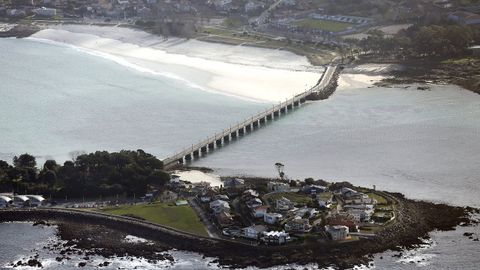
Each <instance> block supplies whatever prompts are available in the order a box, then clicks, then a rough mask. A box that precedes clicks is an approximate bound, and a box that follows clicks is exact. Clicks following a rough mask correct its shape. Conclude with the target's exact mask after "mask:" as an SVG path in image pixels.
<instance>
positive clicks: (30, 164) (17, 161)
mask: <svg viewBox="0 0 480 270" xmlns="http://www.w3.org/2000/svg"><path fill="white" fill-rule="evenodd" d="M13 164H14V165H15V167H18V168H35V166H37V162H36V160H35V157H34V156H32V155H29V154H27V153H25V154H22V155H20V156H19V157H17V156H15V157H14V158H13Z"/></svg>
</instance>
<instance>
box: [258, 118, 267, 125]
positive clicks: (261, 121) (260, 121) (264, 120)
mask: <svg viewBox="0 0 480 270" xmlns="http://www.w3.org/2000/svg"><path fill="white" fill-rule="evenodd" d="M266 121H267V118H266V117H264V118H260V120H258V122H259V124H265V122H266Z"/></svg>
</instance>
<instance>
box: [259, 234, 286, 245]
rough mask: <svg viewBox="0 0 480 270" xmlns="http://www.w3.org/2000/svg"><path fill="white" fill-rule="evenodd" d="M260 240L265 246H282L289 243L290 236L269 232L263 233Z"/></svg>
mask: <svg viewBox="0 0 480 270" xmlns="http://www.w3.org/2000/svg"><path fill="white" fill-rule="evenodd" d="M261 239H262V241H263V242H265V243H267V244H276V245H282V244H286V243H287V242H288V241H290V235H289V234H288V233H286V232H284V231H281V232H280V231H271V232H264V233H263V234H262V237H261Z"/></svg>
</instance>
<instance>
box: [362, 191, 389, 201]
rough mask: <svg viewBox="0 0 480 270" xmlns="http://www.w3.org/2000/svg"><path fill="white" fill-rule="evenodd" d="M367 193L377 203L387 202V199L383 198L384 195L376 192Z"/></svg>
mask: <svg viewBox="0 0 480 270" xmlns="http://www.w3.org/2000/svg"><path fill="white" fill-rule="evenodd" d="M367 195H368V197H370V198H372V199H375V200H377V203H378V204H388V201H387V199H385V198H384V197H382V196H380V195H378V194H376V193H373V192H368V193H367Z"/></svg>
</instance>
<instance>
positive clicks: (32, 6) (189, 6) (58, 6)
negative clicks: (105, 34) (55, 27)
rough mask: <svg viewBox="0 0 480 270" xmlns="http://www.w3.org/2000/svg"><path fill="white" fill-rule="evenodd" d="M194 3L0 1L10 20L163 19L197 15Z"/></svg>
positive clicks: (0, 10) (179, 0)
mask: <svg viewBox="0 0 480 270" xmlns="http://www.w3.org/2000/svg"><path fill="white" fill-rule="evenodd" d="M195 4H196V1H190V0H176V1H174V0H81V1H69V0H22V1H3V3H2V2H1V1H0V16H3V17H10V18H22V17H35V18H37V17H38V18H53V17H59V18H70V19H83V18H91V19H106V20H108V19H116V20H127V19H156V18H157V19H161V18H162V17H163V16H167V15H168V16H171V15H173V14H178V13H183V14H191V15H195V14H197V12H198V10H197V8H196V5H195Z"/></svg>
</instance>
